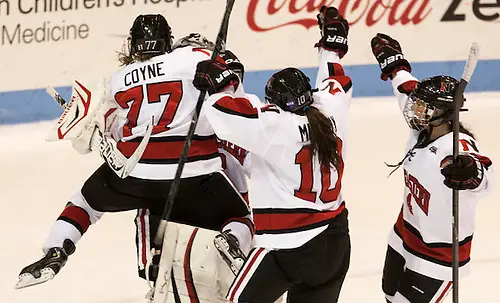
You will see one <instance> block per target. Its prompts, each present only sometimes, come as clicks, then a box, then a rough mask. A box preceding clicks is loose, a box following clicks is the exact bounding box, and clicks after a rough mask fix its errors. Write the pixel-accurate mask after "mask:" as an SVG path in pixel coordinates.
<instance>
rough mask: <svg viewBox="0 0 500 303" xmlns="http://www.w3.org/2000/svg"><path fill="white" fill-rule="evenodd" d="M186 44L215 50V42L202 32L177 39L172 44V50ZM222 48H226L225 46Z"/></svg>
mask: <svg viewBox="0 0 500 303" xmlns="http://www.w3.org/2000/svg"><path fill="white" fill-rule="evenodd" d="M186 46H191V47H199V48H204V49H208V50H214V47H215V44H214V43H213V42H212V41H210V40H208V39H207V38H206V37H205V36H203V35H202V34H200V33H191V34H189V35H188V36H186V37H182V38H180V39H179V40H177V41H175V43H174V45H173V46H172V50H174V49H176V48H181V47H186ZM222 49H224V47H223V48H222Z"/></svg>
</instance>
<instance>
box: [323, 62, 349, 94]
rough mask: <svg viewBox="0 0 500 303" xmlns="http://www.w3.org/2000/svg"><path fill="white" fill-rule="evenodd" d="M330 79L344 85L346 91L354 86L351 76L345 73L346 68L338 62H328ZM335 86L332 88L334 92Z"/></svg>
mask: <svg viewBox="0 0 500 303" xmlns="http://www.w3.org/2000/svg"><path fill="white" fill-rule="evenodd" d="M327 66H328V79H334V80H336V81H337V82H339V83H340V85H342V88H343V89H344V92H346V93H347V92H348V91H349V90H350V89H351V88H352V81H351V78H350V77H348V76H346V75H345V72H344V68H343V67H342V65H340V64H338V63H333V62H328V63H327ZM332 90H333V86H332V87H331V88H330V92H332Z"/></svg>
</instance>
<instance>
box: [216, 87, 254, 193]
mask: <svg viewBox="0 0 500 303" xmlns="http://www.w3.org/2000/svg"><path fill="white" fill-rule="evenodd" d="M246 98H247V99H248V100H249V101H250V103H252V105H253V106H254V107H260V106H261V105H263V104H262V103H261V101H260V99H259V97H257V96H256V95H253V94H246ZM217 141H218V145H219V153H220V155H221V159H222V168H223V169H224V173H225V174H226V175H227V176H228V177H229V179H230V180H231V181H232V182H233V184H234V186H235V187H236V189H237V190H238V191H239V192H240V194H241V195H242V196H243V198H244V199H245V201H247V202H248V184H247V183H248V181H247V178H249V177H250V155H249V153H248V151H247V150H245V149H243V148H241V147H239V146H238V145H235V144H234V143H231V142H228V141H226V140H221V139H218V140H217Z"/></svg>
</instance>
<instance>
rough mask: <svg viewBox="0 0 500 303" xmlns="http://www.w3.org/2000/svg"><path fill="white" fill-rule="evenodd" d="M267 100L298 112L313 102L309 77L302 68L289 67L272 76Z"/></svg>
mask: <svg viewBox="0 0 500 303" xmlns="http://www.w3.org/2000/svg"><path fill="white" fill-rule="evenodd" d="M266 101H267V102H268V103H272V104H276V105H277V106H279V107H280V108H281V109H282V110H284V111H289V112H294V113H295V112H297V111H299V110H303V109H304V108H305V107H306V106H309V105H311V104H312V103H313V97H312V89H311V84H310V83H309V78H308V77H307V76H306V75H305V74H304V73H303V72H302V71H300V70H298V69H296V68H293V67H289V68H285V69H283V70H281V71H279V72H277V73H275V74H274V75H272V76H271V78H270V79H269V81H267V85H266Z"/></svg>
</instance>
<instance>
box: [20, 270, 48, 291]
mask: <svg viewBox="0 0 500 303" xmlns="http://www.w3.org/2000/svg"><path fill="white" fill-rule="evenodd" d="M40 274H41V276H40V278H38V279H37V278H35V277H34V276H33V275H32V274H30V273H24V274H21V275H19V281H17V284H16V286H14V288H15V289H21V288H26V287H29V286H33V285H37V284H41V283H45V282H47V281H49V280H52V278H54V276H55V275H56V274H55V273H54V271H53V270H52V269H50V268H44V269H42V270H41V271H40Z"/></svg>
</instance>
